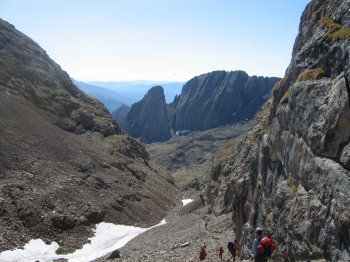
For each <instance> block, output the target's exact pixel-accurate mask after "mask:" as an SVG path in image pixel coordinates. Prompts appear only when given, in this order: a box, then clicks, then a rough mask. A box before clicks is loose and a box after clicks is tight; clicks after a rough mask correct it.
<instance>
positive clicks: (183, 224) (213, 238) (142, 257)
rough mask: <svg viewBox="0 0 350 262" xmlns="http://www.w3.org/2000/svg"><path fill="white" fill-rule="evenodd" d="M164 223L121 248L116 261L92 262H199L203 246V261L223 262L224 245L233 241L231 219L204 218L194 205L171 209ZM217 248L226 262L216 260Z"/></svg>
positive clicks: (203, 212)
mask: <svg viewBox="0 0 350 262" xmlns="http://www.w3.org/2000/svg"><path fill="white" fill-rule="evenodd" d="M165 219H166V221H167V224H165V225H162V226H159V227H155V228H153V229H151V230H149V231H146V232H145V233H143V234H141V235H139V236H137V237H136V238H134V239H133V240H131V241H130V242H129V243H127V244H126V245H125V246H124V247H123V248H121V249H120V258H117V259H114V260H113V259H108V260H107V258H108V255H107V256H105V257H103V258H100V259H97V260H95V262H102V261H123V262H135V261H142V262H155V261H159V262H166V261H169V262H176V261H179V262H180V261H181V262H186V261H199V251H200V246H201V244H202V243H203V242H205V243H206V245H207V253H208V257H207V259H206V260H205V261H227V258H228V253H227V252H228V251H227V248H226V244H227V241H228V240H230V239H232V238H234V233H233V230H232V219H231V215H222V216H220V217H214V216H212V215H209V214H208V209H207V207H203V206H201V203H200V202H199V201H194V202H192V203H190V204H188V205H186V206H184V207H179V206H178V207H176V208H174V209H173V210H171V211H170V212H169V213H168V215H167V217H166V218H165ZM220 246H223V248H224V249H225V253H224V258H225V259H226V260H221V259H220V258H219V257H218V254H217V252H216V250H217V249H218V248H219V247H220ZM236 261H237V260H236ZM238 261H239V260H238Z"/></svg>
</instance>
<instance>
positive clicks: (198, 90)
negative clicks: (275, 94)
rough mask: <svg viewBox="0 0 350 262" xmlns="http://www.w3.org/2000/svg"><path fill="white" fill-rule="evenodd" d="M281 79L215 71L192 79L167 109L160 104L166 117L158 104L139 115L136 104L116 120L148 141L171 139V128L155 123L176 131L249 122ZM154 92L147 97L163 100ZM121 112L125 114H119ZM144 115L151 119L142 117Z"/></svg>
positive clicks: (238, 72) (115, 116)
mask: <svg viewBox="0 0 350 262" xmlns="http://www.w3.org/2000/svg"><path fill="white" fill-rule="evenodd" d="M279 80H280V78H277V77H257V76H248V74H247V73H245V72H244V71H233V72H226V71H214V72H210V73H207V74H202V75H200V76H196V77H194V78H192V79H191V80H189V81H188V82H187V83H186V84H185V85H184V86H183V88H182V91H181V94H180V95H176V96H175V98H174V100H173V102H172V103H170V104H168V105H167V107H166V108H165V109H163V107H161V108H162V109H161V110H165V111H166V112H167V115H168V116H167V117H164V116H163V114H160V113H159V112H157V110H159V108H158V107H156V106H154V107H151V106H149V107H147V113H146V112H142V110H141V109H140V108H139V111H138V113H137V114H136V113H135V111H133V110H132V108H133V106H134V105H135V104H134V105H133V106H132V107H131V110H130V112H127V110H126V109H125V108H123V110H120V111H118V110H117V111H115V112H114V119H117V120H118V121H119V123H121V125H122V127H123V128H124V129H125V130H126V131H127V132H128V133H129V134H130V135H131V136H133V137H135V138H141V140H142V141H144V142H147V143H150V142H154V141H164V140H165V138H167V139H169V138H170V135H169V131H168V130H166V129H161V130H158V129H157V128H155V126H158V127H159V126H160V125H161V126H163V127H166V126H170V133H173V134H175V133H176V131H182V130H187V132H189V131H194V130H208V129H211V128H216V127H219V126H225V125H230V124H234V123H238V122H242V121H243V122H247V121H249V120H251V119H252V118H253V116H254V115H255V113H256V112H257V111H258V109H259V108H260V106H261V105H262V104H263V103H264V102H265V101H266V100H267V99H268V98H269V97H270V96H271V93H272V87H273V86H274V84H275V83H276V82H277V81H279ZM152 93H154V92H151V93H150V94H148V95H147V100H153V101H157V102H156V103H158V102H159V103H163V102H161V101H160V100H159V97H158V98H156V97H154V98H151V96H152ZM145 99H146V96H145V97H144V98H143V99H142V100H140V102H138V103H146V104H147V103H149V102H146V101H144V100H145ZM144 110H146V109H145V108H144ZM132 111H133V113H132ZM121 112H123V114H120V113H121ZM131 113H132V114H133V116H131ZM145 114H148V115H150V116H152V118H150V117H149V118H146V117H140V115H145ZM161 115H162V116H161ZM136 118H138V120H137V122H138V124H137V125H136V124H135V122H133V121H135V119H136ZM141 119H142V120H141ZM151 119H152V120H151ZM165 121H166V122H165ZM127 122H128V123H127ZM131 123H133V124H131ZM146 130H147V131H146ZM149 130H153V131H154V132H155V133H156V134H157V135H154V134H153V135H152V139H149V137H151V136H150V134H147V135H146V133H149ZM160 131H164V132H165V133H162V132H160ZM157 136H158V137H157Z"/></svg>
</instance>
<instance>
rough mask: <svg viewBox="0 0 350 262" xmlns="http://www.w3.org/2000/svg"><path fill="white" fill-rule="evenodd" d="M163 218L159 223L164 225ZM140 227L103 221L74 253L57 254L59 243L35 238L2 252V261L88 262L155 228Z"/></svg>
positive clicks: (0, 255) (0, 257) (0, 254)
mask: <svg viewBox="0 0 350 262" xmlns="http://www.w3.org/2000/svg"><path fill="white" fill-rule="evenodd" d="M165 223H166V222H165V220H164V219H163V220H162V221H161V222H160V223H159V224H158V225H155V226H153V227H156V226H160V225H164V224H165ZM153 227H150V228H140V227H133V226H123V225H114V224H111V223H105V222H102V223H100V224H97V225H96V229H95V230H94V232H95V234H94V236H93V237H91V238H89V240H90V243H89V244H85V245H84V246H83V248H82V249H78V250H76V251H75V252H74V253H72V254H67V255H57V254H56V250H57V249H58V248H59V245H58V244H57V243H56V242H52V243H51V244H50V245H47V244H45V243H44V241H43V240H41V239H33V240H31V241H30V242H29V243H28V244H26V245H25V246H24V248H23V249H16V250H8V251H4V252H2V253H0V261H1V262H18V261H21V262H34V261H40V262H50V261H53V260H55V259H59V258H65V259H68V261H69V262H87V261H91V260H94V259H96V258H99V257H102V256H104V255H106V254H108V253H110V252H112V251H114V250H116V249H118V248H121V247H123V246H124V245H125V244H126V243H127V242H128V241H130V240H131V239H133V238H134V237H136V236H137V235H139V234H141V233H143V232H145V231H147V230H149V229H151V228H153Z"/></svg>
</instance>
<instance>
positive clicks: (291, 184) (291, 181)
mask: <svg viewBox="0 0 350 262" xmlns="http://www.w3.org/2000/svg"><path fill="white" fill-rule="evenodd" d="M286 184H287V186H289V187H290V189H291V190H292V192H293V193H294V194H296V193H297V192H298V187H299V185H298V183H297V182H296V181H295V180H294V178H292V177H288V178H287V179H286Z"/></svg>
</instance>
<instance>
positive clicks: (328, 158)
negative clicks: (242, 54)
mask: <svg viewBox="0 0 350 262" xmlns="http://www.w3.org/2000/svg"><path fill="white" fill-rule="evenodd" d="M349 8H350V2H349V1H341V0H333V1H327V0H326V1H321V0H313V1H311V2H310V3H309V4H308V6H307V7H306V9H305V11H304V13H303V16H302V19H301V24H300V28H299V34H298V36H297V39H296V42H295V45H294V49H293V57H292V61H291V64H290V66H289V67H288V69H287V71H286V75H285V77H284V78H283V80H282V81H281V82H279V83H278V84H276V86H275V87H274V90H273V99H272V100H271V101H270V102H269V103H267V104H266V105H265V107H264V109H263V110H262V111H261V112H260V113H259V114H258V115H257V117H256V119H255V122H256V124H255V125H253V127H252V129H251V130H250V131H249V132H248V133H247V134H245V135H244V136H241V137H240V138H239V139H237V140H236V141H235V143H234V144H233V145H232V146H231V152H232V153H231V154H230V155H228V156H226V159H220V160H217V161H216V164H215V165H214V166H212V168H211V172H210V177H211V182H210V184H209V186H208V188H207V190H206V194H205V198H206V201H207V202H208V203H209V204H210V205H211V210H212V212H213V213H215V214H217V215H219V214H222V213H227V212H232V218H233V222H234V225H235V226H234V229H235V233H236V236H237V238H238V239H239V241H240V242H241V243H242V253H243V254H244V255H245V256H246V257H248V256H249V254H250V253H251V251H250V246H251V239H252V237H253V236H254V228H256V227H257V226H260V227H263V228H264V231H265V233H266V234H271V235H272V237H273V238H274V239H275V241H276V242H277V244H278V249H277V252H276V254H275V255H274V256H275V259H277V260H278V261H305V260H311V259H321V258H325V259H327V261H340V260H347V259H349V257H350V249H349V247H350V237H349V236H350V212H349V208H348V206H349V203H350V179H349V174H350V170H349V157H348V156H349V142H350V109H349V105H350V103H349V101H350V99H349V94H350V92H349V80H348V79H349V76H350V70H349V64H350V60H349V50H350V48H349V47H350V29H349V27H350V13H349Z"/></svg>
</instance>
